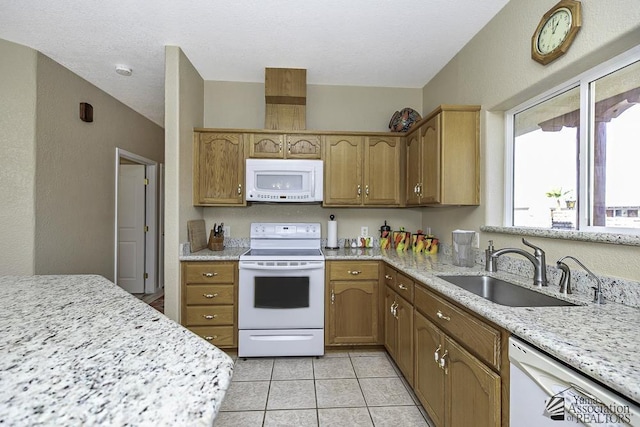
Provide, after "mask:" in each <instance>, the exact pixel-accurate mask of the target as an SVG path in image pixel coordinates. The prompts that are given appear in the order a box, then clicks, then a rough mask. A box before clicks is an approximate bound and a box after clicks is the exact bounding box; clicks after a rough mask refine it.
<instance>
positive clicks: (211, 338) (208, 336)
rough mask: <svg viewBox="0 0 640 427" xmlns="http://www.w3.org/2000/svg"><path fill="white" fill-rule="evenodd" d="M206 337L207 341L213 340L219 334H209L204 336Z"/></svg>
mask: <svg viewBox="0 0 640 427" xmlns="http://www.w3.org/2000/svg"><path fill="white" fill-rule="evenodd" d="M204 339H205V340H207V341H213V340H217V339H218V336H217V335H214V336H211V335H207V336H206V337H204Z"/></svg>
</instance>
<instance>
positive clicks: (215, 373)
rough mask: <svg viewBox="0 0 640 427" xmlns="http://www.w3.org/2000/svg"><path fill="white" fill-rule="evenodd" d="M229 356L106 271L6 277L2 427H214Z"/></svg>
mask: <svg viewBox="0 0 640 427" xmlns="http://www.w3.org/2000/svg"><path fill="white" fill-rule="evenodd" d="M232 373H233V362H232V360H231V358H230V357H229V356H227V355H226V354H225V353H224V352H222V351H221V350H219V349H218V348H216V347H214V346H212V345H211V344H209V343H208V342H206V341H204V340H203V339H201V338H199V337H198V336H196V335H195V334H193V333H191V332H190V331H189V330H187V329H185V328H183V327H182V326H180V325H178V324H177V323H175V322H173V321H172V320H170V319H169V318H167V317H165V316H164V315H163V314H161V313H160V312H158V311H156V310H155V309H153V308H152V307H150V306H149V305H147V304H145V303H143V302H142V301H140V300H138V299H137V298H136V297H134V296H132V295H130V294H129V293H127V292H126V291H124V290H123V289H121V288H119V287H118V286H116V285H114V284H113V283H112V282H110V281H108V280H107V279H105V278H103V277H101V276H89V275H78V276H30V277H0V424H2V425H11V426H50V425H56V426H79V425H83V426H93V425H96V426H97V425H100V426H102V425H153V426H211V425H212V424H213V420H214V418H215V416H216V414H217V412H218V410H219V408H220V405H221V403H222V399H223V397H224V394H225V392H226V390H227V388H228V387H229V383H230V381H231V376H232Z"/></svg>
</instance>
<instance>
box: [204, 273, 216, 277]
mask: <svg viewBox="0 0 640 427" xmlns="http://www.w3.org/2000/svg"><path fill="white" fill-rule="evenodd" d="M202 275H203V276H204V277H213V276H217V275H218V273H202Z"/></svg>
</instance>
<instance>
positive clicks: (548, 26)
mask: <svg viewBox="0 0 640 427" xmlns="http://www.w3.org/2000/svg"><path fill="white" fill-rule="evenodd" d="M570 29H571V12H570V11H569V9H567V8H560V9H558V10H557V11H555V12H554V13H553V15H551V16H550V17H549V19H547V22H545V23H544V25H543V26H542V28H541V29H540V34H539V35H538V41H537V43H536V49H537V50H538V52H540V53H541V54H542V55H546V54H548V53H550V52H553V51H554V50H556V49H557V48H558V47H559V46H560V45H561V44H562V43H563V42H564V41H565V40H566V38H567V35H568V34H569V30H570Z"/></svg>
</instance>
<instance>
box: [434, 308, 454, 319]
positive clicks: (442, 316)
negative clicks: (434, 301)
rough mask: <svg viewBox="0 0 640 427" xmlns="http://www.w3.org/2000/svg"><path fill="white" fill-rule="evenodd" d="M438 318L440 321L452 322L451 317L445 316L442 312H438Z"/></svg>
mask: <svg viewBox="0 0 640 427" xmlns="http://www.w3.org/2000/svg"><path fill="white" fill-rule="evenodd" d="M436 316H437V317H438V319H442V320H446V321H449V320H451V317H449V316H445V315H444V314H442V312H441V311H440V310H438V312H437V313H436Z"/></svg>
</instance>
